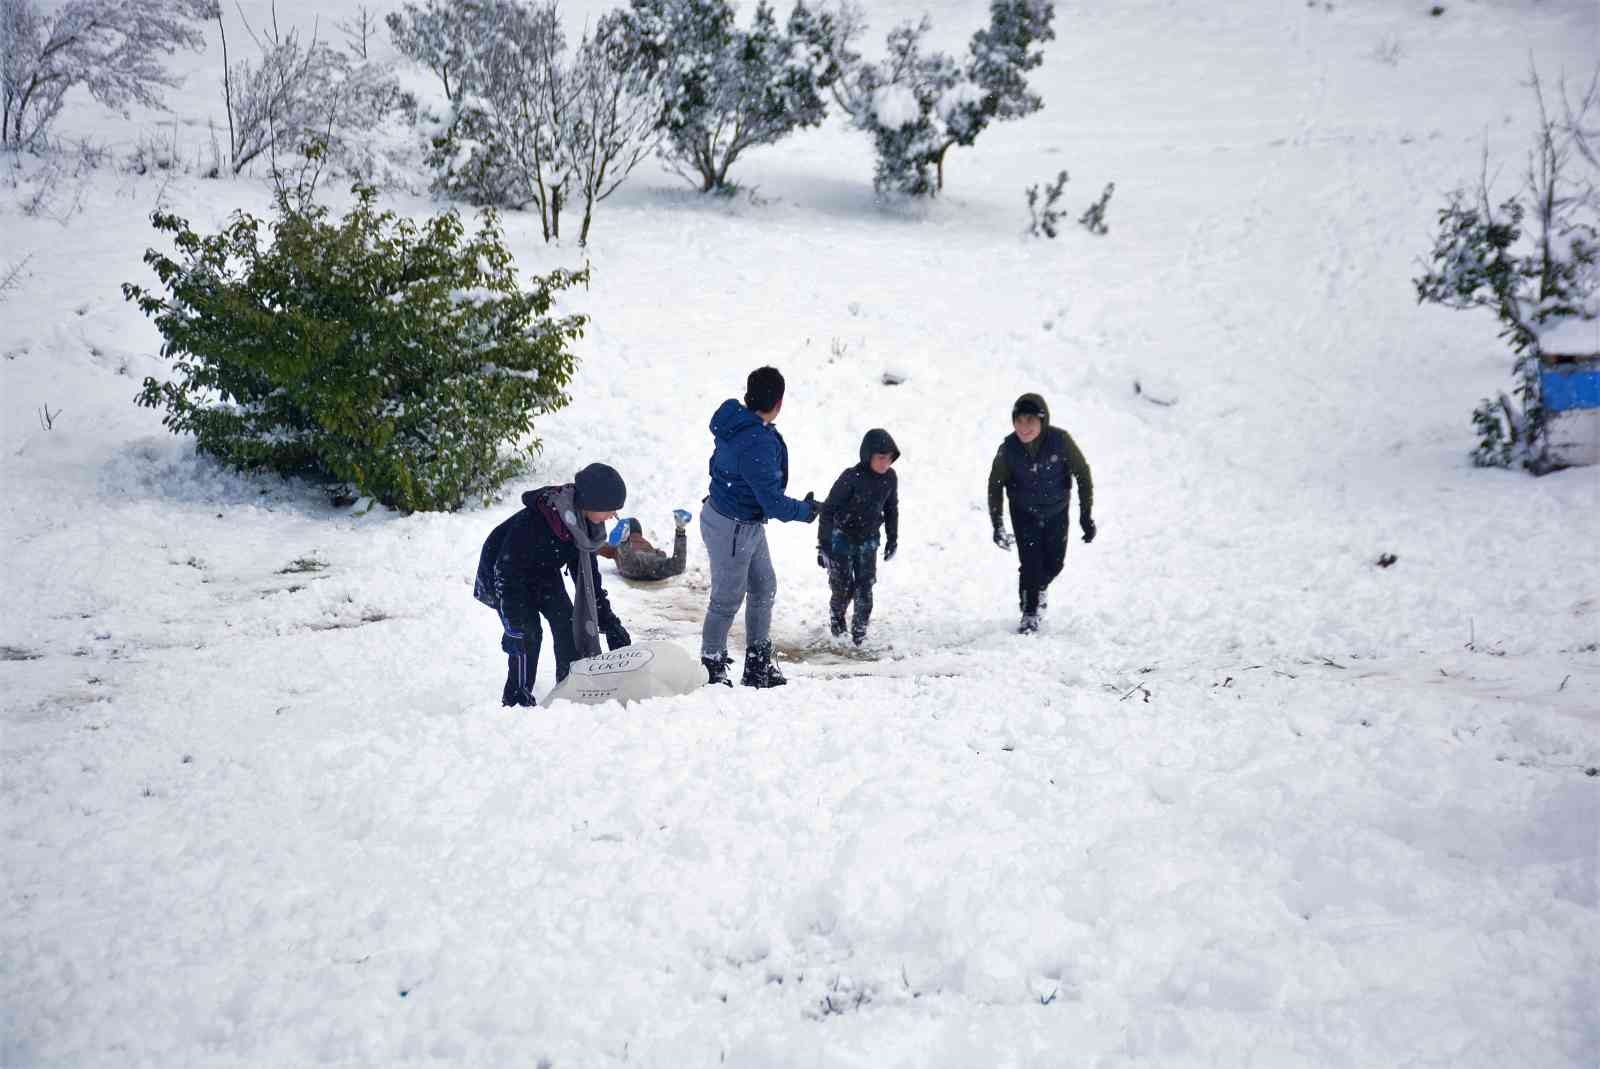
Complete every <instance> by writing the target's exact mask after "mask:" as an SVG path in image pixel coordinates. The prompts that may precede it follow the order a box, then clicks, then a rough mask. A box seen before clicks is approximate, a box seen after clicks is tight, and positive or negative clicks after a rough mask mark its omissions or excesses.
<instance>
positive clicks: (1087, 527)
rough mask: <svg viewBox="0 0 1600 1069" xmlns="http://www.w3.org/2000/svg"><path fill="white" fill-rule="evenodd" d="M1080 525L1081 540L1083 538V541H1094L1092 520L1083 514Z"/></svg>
mask: <svg viewBox="0 0 1600 1069" xmlns="http://www.w3.org/2000/svg"><path fill="white" fill-rule="evenodd" d="M1082 527H1083V540H1084V542H1085V543H1088V542H1093V541H1094V520H1092V519H1090V518H1089V517H1088V516H1085V517H1084V518H1083V523H1082Z"/></svg>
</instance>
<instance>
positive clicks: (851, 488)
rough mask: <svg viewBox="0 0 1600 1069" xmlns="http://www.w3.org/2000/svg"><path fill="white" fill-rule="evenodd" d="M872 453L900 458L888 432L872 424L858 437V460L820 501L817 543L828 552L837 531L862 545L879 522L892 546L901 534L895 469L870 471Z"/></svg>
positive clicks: (849, 540)
mask: <svg viewBox="0 0 1600 1069" xmlns="http://www.w3.org/2000/svg"><path fill="white" fill-rule="evenodd" d="M875 453H888V454H889V455H890V456H892V457H894V458H895V459H896V460H899V459H900V448H899V447H898V446H896V445H895V444H894V439H893V438H891V437H889V432H888V431H886V430H883V429H882V428H880V427H874V428H873V429H872V430H870V431H868V432H867V433H866V435H865V436H864V437H863V438H862V439H861V462H860V463H859V464H856V465H854V466H853V467H849V468H846V469H844V471H843V472H841V473H840V475H839V478H838V479H836V480H835V481H834V484H833V489H832V490H831V491H829V493H828V500H827V501H824V502H823V503H822V508H821V509H819V510H818V512H817V517H818V522H817V546H818V547H819V548H820V549H821V550H822V551H823V552H825V553H826V552H829V547H830V546H832V544H833V533H834V531H838V532H839V533H840V534H841V535H843V536H844V538H845V540H846V541H847V542H851V543H853V544H855V545H858V546H859V545H861V544H862V543H864V542H866V541H867V540H869V539H872V538H876V537H877V536H878V525H879V524H882V525H883V533H884V541H885V542H887V543H888V544H889V545H891V546H892V545H894V544H895V543H896V541H898V539H899V537H900V494H899V482H898V480H897V479H896V478H895V474H894V469H893V468H890V469H889V470H888V471H886V472H884V473H883V474H882V475H879V474H878V473H877V472H875V471H873V470H872V457H873V454H875Z"/></svg>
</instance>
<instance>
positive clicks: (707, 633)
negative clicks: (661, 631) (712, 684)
mask: <svg viewBox="0 0 1600 1069" xmlns="http://www.w3.org/2000/svg"><path fill="white" fill-rule="evenodd" d="M700 537H701V538H703V539H705V543H706V562H707V563H708V564H709V565H710V566H711V604H710V605H709V606H708V607H707V608H706V622H705V627H704V628H703V629H702V630H701V632H700V655H701V656H702V657H716V656H719V655H721V654H723V653H726V652H727V651H728V631H729V630H730V629H731V628H732V627H733V618H734V617H735V616H736V615H738V612H739V605H740V603H741V602H743V603H744V641H745V648H746V649H748V648H749V647H751V646H754V645H756V644H757V643H761V642H766V641H767V637H768V635H769V634H770V633H771V630H772V603H773V602H775V601H776V600H777V599H778V575H777V573H776V572H774V571H773V570H772V554H771V553H769V552H768V551H767V528H766V525H765V524H762V523H757V522H750V523H746V522H744V521H742V520H733V519H729V518H728V517H726V516H724V515H723V514H722V513H720V512H718V511H717V510H716V509H714V508H712V507H711V503H710V502H709V501H708V502H706V503H705V506H704V507H703V508H701V509H700Z"/></svg>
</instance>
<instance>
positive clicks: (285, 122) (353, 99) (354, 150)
mask: <svg viewBox="0 0 1600 1069" xmlns="http://www.w3.org/2000/svg"><path fill="white" fill-rule="evenodd" d="M212 16H213V18H214V19H215V21H216V23H217V30H218V33H219V34H220V36H221V39H222V58H223V72H222V86H223V103H224V105H225V108H226V111H227V115H228V160H229V164H228V165H229V167H230V168H231V169H232V171H233V173H234V174H239V173H240V172H241V171H243V170H244V169H245V168H246V167H248V166H250V165H251V164H252V163H253V162H255V161H256V160H257V159H260V158H262V157H265V158H266V159H267V160H268V161H269V163H270V165H271V170H272V171H273V173H274V175H276V174H277V172H278V171H279V169H280V168H282V167H285V166H294V165H293V164H290V163H287V162H285V161H286V159H292V158H293V157H294V156H295V155H297V154H300V153H303V152H304V150H305V149H306V147H307V146H309V145H313V144H315V145H319V146H321V151H322V153H323V158H324V159H325V160H327V161H328V162H331V163H335V164H338V165H341V166H342V167H343V169H344V170H346V171H348V172H351V173H355V174H358V175H360V176H362V177H370V175H371V173H372V160H371V153H370V151H369V150H368V148H367V147H366V140H367V137H368V135H369V134H370V133H371V131H372V130H373V129H374V128H376V127H377V126H378V125H379V124H380V123H381V122H382V121H383V120H384V118H385V117H386V116H387V115H388V114H389V113H390V112H391V111H392V110H393V109H394V108H395V107H396V106H397V105H398V103H399V99H400V93H399V86H398V83H397V82H396V81H395V78H394V75H393V73H392V72H391V71H389V70H387V69H386V68H384V67H383V66H381V65H379V64H378V63H376V62H372V61H369V60H365V59H362V58H361V55H360V53H358V52H356V51H354V50H353V49H354V48H355V47H356V46H355V45H352V51H350V52H341V51H339V50H338V49H336V48H334V47H333V46H332V45H330V44H328V42H326V41H323V40H321V39H320V38H319V37H318V36H317V34H316V32H315V31H313V33H312V35H311V37H310V39H309V40H302V38H301V36H300V31H299V29H298V28H296V27H290V28H289V29H288V30H287V31H285V30H281V29H280V28H279V26H278V22H277V16H276V12H274V16H273V20H272V22H271V23H270V24H269V25H268V27H267V28H266V30H265V32H263V33H260V34H257V33H256V32H255V30H254V29H252V28H251V27H250V25H249V24H248V23H246V24H245V32H246V33H247V34H248V35H249V36H250V38H251V40H252V41H253V42H254V43H255V45H256V48H257V50H258V51H259V53H260V57H259V58H258V59H257V60H255V61H254V62H252V61H250V60H240V61H239V62H237V63H234V62H232V61H231V60H230V57H229V55H228V33H227V26H226V25H225V24H224V22H223V15H222V8H221V6H220V5H218V6H216V7H213V8H212ZM359 47H360V49H361V50H362V51H365V49H366V42H365V40H364V39H363V40H362V41H361V42H360V46H359Z"/></svg>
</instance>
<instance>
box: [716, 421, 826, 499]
mask: <svg viewBox="0 0 1600 1069" xmlns="http://www.w3.org/2000/svg"><path fill="white" fill-rule="evenodd" d="M711 436H712V438H714V439H715V440H716V448H715V449H713V450H712V451H711V465H710V467H711V505H712V507H713V508H715V509H716V510H717V511H718V512H720V513H722V514H723V515H724V516H728V517H730V518H732V519H735V520H745V521H747V522H749V521H755V520H803V521H807V522H809V521H810V520H811V519H812V518H813V517H814V516H815V515H816V506H814V505H812V504H810V503H809V502H805V501H797V500H795V499H794V498H792V497H786V496H785V495H784V492H783V491H784V489H785V488H787V487H788V485H789V447H788V446H786V445H784V444H783V435H781V434H779V433H778V432H777V430H776V429H775V428H774V427H773V426H772V425H771V424H770V423H763V422H762V420H761V417H760V416H758V415H756V414H755V413H754V412H752V411H750V410H749V409H748V408H746V407H744V405H741V404H740V403H739V402H738V401H736V400H734V399H733V398H731V397H730V398H728V399H727V400H726V401H724V402H722V405H721V407H719V408H718V409H717V411H716V414H715V415H713V416H712V417H711Z"/></svg>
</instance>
